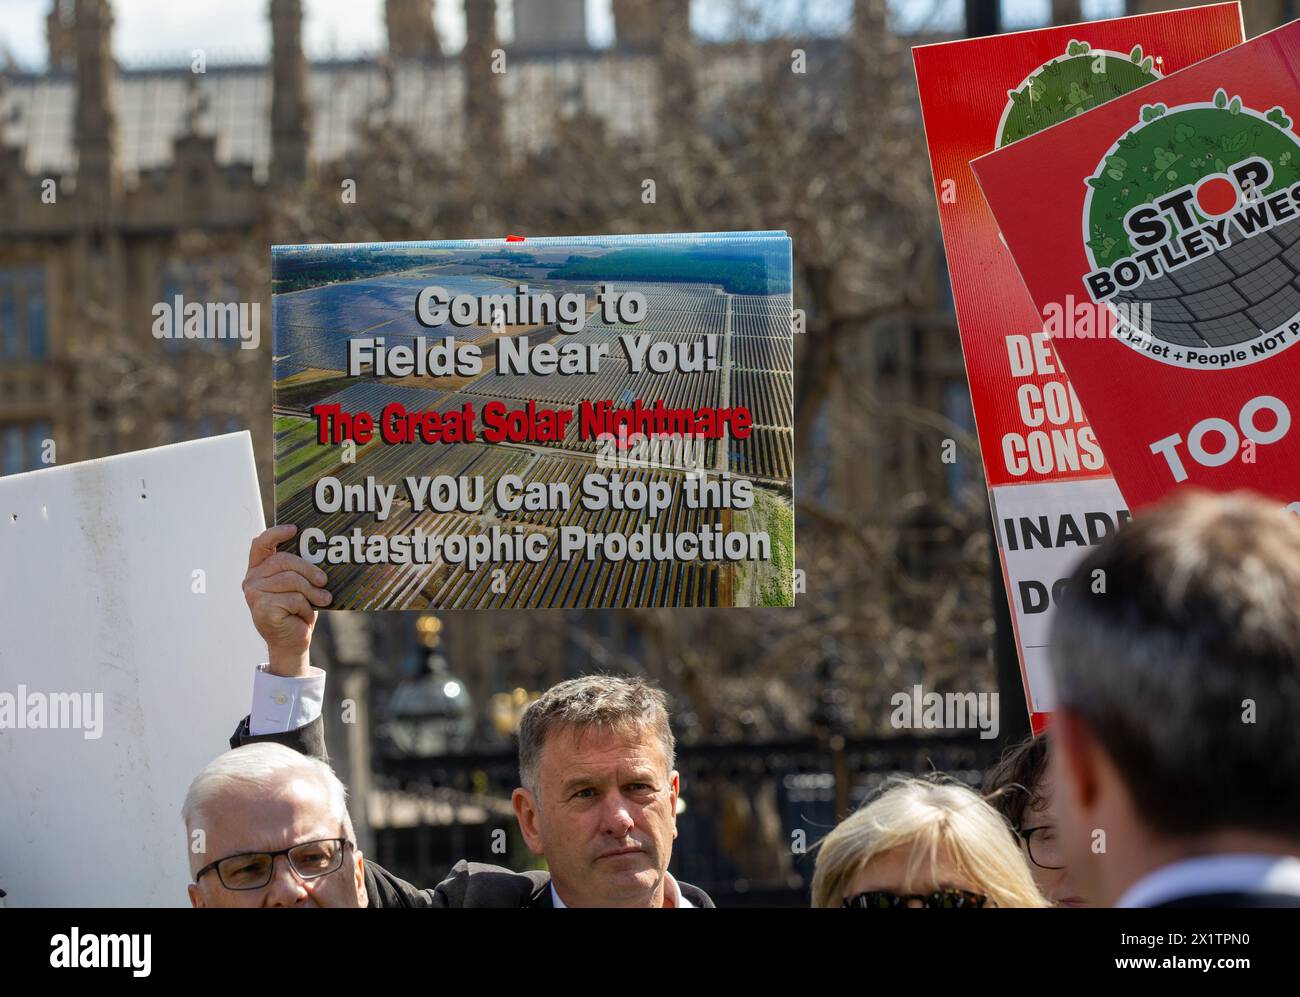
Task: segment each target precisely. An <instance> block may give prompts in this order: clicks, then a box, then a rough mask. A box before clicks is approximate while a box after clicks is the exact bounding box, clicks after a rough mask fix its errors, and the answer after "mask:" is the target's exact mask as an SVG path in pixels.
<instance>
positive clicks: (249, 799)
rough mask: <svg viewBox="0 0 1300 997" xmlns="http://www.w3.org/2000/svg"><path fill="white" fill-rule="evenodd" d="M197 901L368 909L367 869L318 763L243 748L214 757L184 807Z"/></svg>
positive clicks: (333, 779)
mask: <svg viewBox="0 0 1300 997" xmlns="http://www.w3.org/2000/svg"><path fill="white" fill-rule="evenodd" d="M181 813H182V816H183V817H184V820H185V830H186V836H187V838H188V840H189V843H190V871H191V872H192V873H193V875H194V882H193V883H191V884H190V886H189V895H190V903H191V904H193V905H194V906H195V907H365V906H366V904H367V902H368V892H367V889H366V879H367V876H366V865H365V862H364V860H363V858H362V855H361V852H360V850H359V849H358V848H357V846H356V836H355V835H354V834H353V831H352V820H351V818H350V817H349V816H348V811H347V806H346V804H345V802H344V790H343V784H342V783H341V782H339V780H338V777H337V776H335V775H334V773H333V772H332V771H331V770H330V768H329V766H328V765H326V764H325V763H324V762H320V761H317V760H315V759H312V758H306V757H304V756H302V755H300V754H298V753H297V752H295V751H292V750H290V749H288V748H285V747H283V746H281V745H276V744H250V745H248V746H246V747H243V748H237V749H235V750H234V751H228V752H226V753H225V754H223V755H221V756H220V757H218V758H217V759H216V760H215V761H213V762H211V763H210V764H209V765H208V766H207V767H206V768H204V769H203V771H202V772H200V773H199V774H198V776H197V777H196V778H195V780H194V781H193V783H191V784H190V790H189V793H188V794H187V795H186V797H185V806H184V808H183V810H182V812H181Z"/></svg>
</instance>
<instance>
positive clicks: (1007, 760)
mask: <svg viewBox="0 0 1300 997" xmlns="http://www.w3.org/2000/svg"><path fill="white" fill-rule="evenodd" d="M1046 774H1047V738H1046V735H1044V736H1042V737H1027V738H1025V740H1023V741H1021V742H1020V743H1019V744H1013V745H1012V746H1011V747H1009V748H1007V750H1006V751H1004V752H1003V753H1002V757H1001V758H1000V759H999V760H998V763H997V764H996V765H994V766H993V767H992V768H991V769H989V770H988V772H987V773H985V775H984V786H983V792H984V798H985V799H986V800H988V801H989V803H991V804H992V805H993V809H995V810H996V811H997V812H998V813H1000V814H1001V815H1002V816H1003V817H1004V818H1005V819H1006V822H1007V823H1008V824H1010V825H1011V829H1012V830H1013V831H1019V830H1020V828H1022V827H1023V826H1024V822H1025V813H1026V811H1028V810H1031V809H1033V808H1034V807H1036V806H1038V805H1039V804H1041V803H1042V802H1043V801H1044V800H1045V799H1046V796H1045V795H1044V793H1043V792H1042V789H1043V778H1044V776H1046Z"/></svg>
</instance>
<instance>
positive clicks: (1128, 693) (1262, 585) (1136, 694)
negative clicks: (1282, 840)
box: [1051, 493, 1300, 837]
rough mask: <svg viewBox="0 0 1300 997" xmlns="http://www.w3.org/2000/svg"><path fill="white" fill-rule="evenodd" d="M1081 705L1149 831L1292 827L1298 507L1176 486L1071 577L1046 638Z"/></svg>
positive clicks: (1060, 694)
mask: <svg viewBox="0 0 1300 997" xmlns="http://www.w3.org/2000/svg"><path fill="white" fill-rule="evenodd" d="M1051 649H1052V651H1051V657H1052V672H1053V677H1054V679H1055V687H1056V697H1057V704H1058V709H1068V710H1070V711H1071V712H1073V713H1074V714H1076V715H1077V716H1079V717H1081V718H1082V719H1083V720H1084V721H1085V722H1086V724H1087V725H1088V727H1089V728H1090V729H1091V731H1092V733H1093V734H1094V735H1095V737H1096V738H1097V740H1098V742H1099V743H1100V744H1101V746H1102V748H1103V749H1104V750H1105V751H1106V753H1107V754H1108V755H1109V756H1110V758H1111V760H1112V761H1113V762H1114V763H1115V766H1116V768H1117V770H1118V771H1119V773H1120V775H1121V776H1122V778H1123V779H1124V780H1125V782H1126V783H1127V784H1128V788H1129V790H1130V792H1131V793H1132V796H1133V800H1134V803H1135V805H1136V807H1137V808H1138V810H1139V813H1140V816H1141V817H1142V819H1144V820H1145V821H1146V823H1147V824H1148V825H1149V826H1150V827H1151V828H1152V829H1153V830H1155V831H1157V832H1159V833H1162V834H1167V835H1170V836H1174V837H1176V836H1183V835H1190V834H1198V833H1204V832H1207V831H1213V830H1220V829H1230V828H1231V829H1248V830H1253V831H1258V832H1263V833H1273V834H1281V835H1284V836H1300V792H1297V791H1296V787H1297V786H1300V735H1298V734H1297V730H1296V721H1297V718H1300V517H1297V516H1296V515H1294V514H1292V513H1291V512H1288V511H1287V510H1284V509H1282V508H1281V507H1280V506H1279V505H1278V504H1276V503H1270V502H1265V501H1263V500H1262V499H1259V498H1257V497H1254V496H1251V495H1248V494H1245V493H1234V494H1231V495H1220V496H1211V495H1208V494H1206V493H1190V494H1187V495H1184V496H1182V497H1179V498H1177V499H1174V500H1172V501H1169V502H1166V503H1164V504H1162V505H1160V506H1157V507H1156V508H1154V509H1151V510H1149V511H1146V512H1144V513H1142V514H1141V515H1139V516H1138V517H1136V518H1135V519H1134V520H1133V521H1132V522H1131V523H1130V524H1128V525H1127V526H1125V527H1123V528H1121V529H1120V531H1119V532H1118V533H1117V534H1116V535H1115V536H1112V537H1110V538H1108V539H1107V540H1105V541H1103V542H1102V543H1101V544H1099V545H1098V546H1097V547H1096V548H1095V549H1094V550H1093V551H1092V552H1091V553H1090V554H1089V555H1088V556H1087V557H1086V558H1084V560H1083V561H1082V562H1081V563H1080V564H1079V566H1078V568H1077V569H1076V570H1075V571H1074V573H1073V574H1072V575H1071V577H1070V580H1069V582H1068V584H1067V586H1066V591H1065V593H1064V595H1063V597H1062V599H1061V602H1060V604H1059V606H1058V609H1057V613H1056V618H1055V620H1054V622H1053V628H1052V636H1051Z"/></svg>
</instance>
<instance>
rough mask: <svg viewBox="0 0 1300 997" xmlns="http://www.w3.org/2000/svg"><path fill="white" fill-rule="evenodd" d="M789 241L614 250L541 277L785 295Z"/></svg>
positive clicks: (578, 261) (787, 281)
mask: <svg viewBox="0 0 1300 997" xmlns="http://www.w3.org/2000/svg"><path fill="white" fill-rule="evenodd" d="M788 253H789V243H788V242H785V241H784V240H771V241H770V242H761V241H757V240H756V241H755V242H753V243H751V244H749V245H746V246H743V247H740V246H737V245H736V244H735V243H732V244H730V245H727V246H720V247H718V248H716V249H714V248H708V249H689V250H681V249H671V248H664V249H620V250H616V251H615V252H612V253H607V254H606V255H604V256H588V257H582V258H578V259H574V258H570V260H569V262H567V263H565V264H564V265H563V266H560V267H557V268H556V269H554V270H551V271H549V272H548V273H547V275H546V276H547V277H552V278H556V279H561V280H598V281H603V280H608V281H614V282H618V281H630V280H644V281H664V282H669V283H701V284H721V285H722V287H723V289H724V290H725V291H727V292H728V293H730V294H787V293H789V291H790V269H789V261H788Z"/></svg>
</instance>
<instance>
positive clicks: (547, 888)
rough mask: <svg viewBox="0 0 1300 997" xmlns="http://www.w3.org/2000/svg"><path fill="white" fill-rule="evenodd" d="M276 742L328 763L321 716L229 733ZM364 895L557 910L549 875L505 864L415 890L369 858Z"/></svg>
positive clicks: (705, 900) (388, 900)
mask: <svg viewBox="0 0 1300 997" xmlns="http://www.w3.org/2000/svg"><path fill="white" fill-rule="evenodd" d="M259 741H272V742H274V743H276V744H283V745H285V746H286V747H289V748H293V750H294V751H297V752H299V753H301V754H304V755H307V756H309V757H311V758H319V759H320V760H321V761H323V762H328V761H329V757H328V755H326V753H325V725H324V723H323V722H322V721H321V719H320V718H319V717H317V718H316V719H315V720H313V721H312V722H311V723H309V724H307V725H306V726H305V727H299V728H298V729H297V730H291V731H288V732H287V733H284V734H258V735H256V736H254V735H253V734H250V733H249V731H248V717H244V719H243V720H241V721H240V722H239V726H238V727H237V728H235V733H234V734H233V735H231V738H230V746H231V747H232V748H238V747H240V746H241V745H244V744H255V743H257V742H259ZM365 876H366V893H367V894H368V895H369V897H370V906H371V907H441V908H448V907H450V908H457V907H554V906H555V905H554V903H553V902H552V900H551V874H550V873H549V872H541V871H532V872H512V871H511V870H509V869H503V868H502V867H501V866H496V865H485V864H483V863H481V862H466V861H463V860H462V861H460V862H457V863H456V865H455V866H454V867H453V868H452V870H451V874H450V875H449V876H448V877H447V878H446V879H444V880H443V881H442V882H441V883H439V884H438V885H437V886H435V887H434V888H433V889H431V890H422V889H420V888H419V887H417V886H412V885H411V884H410V883H408V882H407V881H406V880H404V879H400V878H398V877H397V876H394V875H393V874H392V873H391V872H389V871H388V870H387V869H385V868H383V867H382V866H378V865H376V864H375V863H373V862H371V861H369V860H368V859H367V860H366V870H365ZM677 888H678V889H679V890H681V893H682V896H684V897H685V898H686V899H687V900H689V901H690V902H691V903H693V904H694V905H695V906H696V907H714V906H716V905H715V904H714V903H713V900H712V899H711V898H710V897H709V895H708V894H707V893H705V892H704V891H703V890H701V889H700V888H699V887H698V886H691V885H690V884H689V883H683V882H682V881H681V880H678V881H677Z"/></svg>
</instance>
